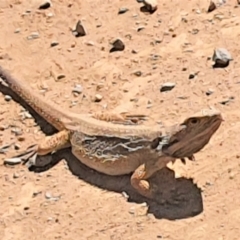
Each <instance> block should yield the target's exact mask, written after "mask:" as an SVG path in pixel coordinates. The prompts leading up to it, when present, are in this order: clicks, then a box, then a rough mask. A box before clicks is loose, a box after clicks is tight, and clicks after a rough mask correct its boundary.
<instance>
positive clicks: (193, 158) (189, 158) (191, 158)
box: [180, 155, 196, 165]
mask: <svg viewBox="0 0 240 240" xmlns="http://www.w3.org/2000/svg"><path fill="white" fill-rule="evenodd" d="M187 159H188V160H190V161H195V160H196V159H195V157H194V155H192V156H190V157H187ZM180 160H181V162H182V163H183V164H184V165H185V164H186V159H185V158H181V159H180Z"/></svg>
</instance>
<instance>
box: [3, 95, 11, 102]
mask: <svg viewBox="0 0 240 240" xmlns="http://www.w3.org/2000/svg"><path fill="white" fill-rule="evenodd" d="M4 99H5V101H7V102H9V101H11V100H12V97H11V96H9V95H5V97H4Z"/></svg>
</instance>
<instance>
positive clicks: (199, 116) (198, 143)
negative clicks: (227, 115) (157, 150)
mask: <svg viewBox="0 0 240 240" xmlns="http://www.w3.org/2000/svg"><path fill="white" fill-rule="evenodd" d="M222 121H223V118H222V115H221V113H220V112H219V111H217V110H215V109H203V110H202V111H201V112H198V113H196V114H195V115H193V116H191V117H189V118H187V119H185V120H184V121H183V122H182V123H181V124H179V125H178V127H177V129H176V128H175V130H174V131H173V132H172V134H171V133H170V137H169V140H168V142H167V144H166V145H164V146H163V147H162V152H163V153H164V154H166V155H168V156H172V157H175V158H185V157H192V156H193V154H194V153H197V152H198V151H200V150H201V149H202V148H203V147H204V146H205V145H206V144H207V143H208V142H209V140H210V139H211V137H212V135H213V134H214V133H215V132H216V131H217V130H218V128H219V127H220V125H221V123H222Z"/></svg>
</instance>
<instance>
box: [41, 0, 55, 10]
mask: <svg viewBox="0 0 240 240" xmlns="http://www.w3.org/2000/svg"><path fill="white" fill-rule="evenodd" d="M51 5H52V2H51V1H50V0H47V1H46V0H44V1H42V3H41V4H40V6H39V8H38V9H40V10H44V9H48V8H50V7H51Z"/></svg>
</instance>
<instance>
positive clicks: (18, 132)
mask: <svg viewBox="0 0 240 240" xmlns="http://www.w3.org/2000/svg"><path fill="white" fill-rule="evenodd" d="M11 132H12V133H14V134H15V135H16V136H20V135H22V130H21V129H20V128H17V127H16V128H13V129H11Z"/></svg>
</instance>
